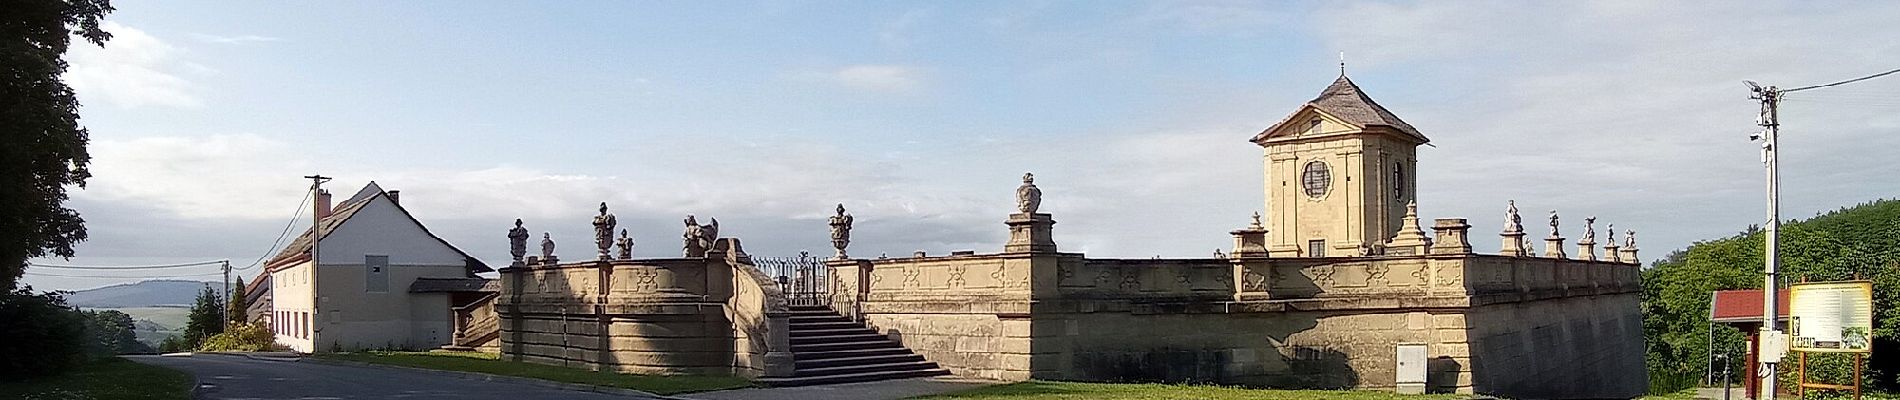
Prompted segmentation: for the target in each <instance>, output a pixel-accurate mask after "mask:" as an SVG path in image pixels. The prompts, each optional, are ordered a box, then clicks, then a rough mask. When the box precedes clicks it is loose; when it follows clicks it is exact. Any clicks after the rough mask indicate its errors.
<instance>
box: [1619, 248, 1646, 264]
mask: <svg viewBox="0 0 1900 400" xmlns="http://www.w3.org/2000/svg"><path fill="white" fill-rule="evenodd" d="M1621 251H1622V252H1623V257H1621V258H1622V259H1620V260H1617V261H1621V262H1626V263H1630V264H1638V265H1641V264H1642V263H1643V262H1642V261H1638V260H1637V258H1636V246H1629V247H1624V248H1623V249H1622V250H1621Z"/></svg>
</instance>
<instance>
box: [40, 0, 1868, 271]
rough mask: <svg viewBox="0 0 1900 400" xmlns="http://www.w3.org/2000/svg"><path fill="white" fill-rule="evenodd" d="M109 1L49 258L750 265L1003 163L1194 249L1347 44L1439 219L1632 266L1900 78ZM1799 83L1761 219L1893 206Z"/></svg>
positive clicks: (1712, 58)
mask: <svg viewBox="0 0 1900 400" xmlns="http://www.w3.org/2000/svg"><path fill="white" fill-rule="evenodd" d="M118 7H119V8H120V9H119V11H118V12H116V13H114V14H113V15H112V16H111V17H110V20H111V21H112V26H111V27H110V29H112V30H114V32H116V33H118V34H119V36H118V37H117V38H116V39H114V40H113V41H112V42H110V43H108V46H107V48H105V49H97V48H83V49H76V50H75V51H74V52H73V53H72V54H69V55H68V60H69V61H70V62H71V63H72V64H73V72H71V73H70V74H69V76H68V79H69V81H70V82H72V84H73V85H74V87H75V88H76V90H78V91H79V94H80V98H81V100H82V102H84V104H85V107H84V108H83V109H82V110H81V115H82V117H83V123H84V124H86V125H87V126H88V127H90V128H91V129H92V132H93V139H94V148H93V151H94V156H95V157H96V160H95V173H96V174H97V175H98V176H97V177H96V178H95V179H94V180H93V181H92V182H91V185H89V186H88V188H86V189H85V190H79V191H76V192H75V199H74V201H73V206H74V207H75V208H77V209H78V210H80V211H81V212H82V213H84V214H85V216H86V217H87V219H88V221H89V227H90V229H91V231H92V232H93V235H94V239H93V240H92V241H90V242H88V243H86V244H85V245H82V246H81V247H80V253H81V256H80V257H77V258H75V259H73V260H70V261H66V260H42V261H46V262H58V263H71V264H85V265H128V264H145V263H156V262H175V261H190V260H200V259H213V258H231V259H233V260H237V264H239V265H240V266H242V265H248V264H250V263H251V261H252V260H255V259H256V258H257V257H258V256H259V255H261V254H262V253H264V252H265V250H267V249H268V248H269V247H270V245H271V243H272V239H275V237H276V232H277V230H278V229H281V228H282V227H283V226H284V223H285V222H286V220H287V219H288V218H289V217H290V214H291V212H293V211H294V208H295V206H296V203H297V201H298V199H299V198H300V196H301V191H302V190H303V189H304V187H305V186H304V185H305V184H306V182H305V181H302V180H300V179H298V177H299V176H302V175H307V174H310V173H313V172H321V173H324V174H326V175H332V176H336V177H337V181H335V182H333V183H332V184H331V186H330V187H331V188H332V189H333V190H334V191H336V192H339V194H347V193H350V192H353V191H354V190H355V189H356V188H357V187H360V186H361V185H362V184H364V183H366V182H368V181H371V180H375V181H377V182H379V183H380V184H382V185H383V186H384V187H386V188H389V189H399V190H403V192H404V204H405V205H407V206H408V207H409V208H410V209H411V211H412V212H414V213H415V214H416V215H417V216H418V218H421V219H422V220H423V222H425V223H427V224H428V225H429V226H430V227H431V228H432V229H433V230H435V231H436V232H437V233H438V234H440V235H442V236H443V237H445V238H447V239H449V240H450V241H451V242H454V243H455V244H457V245H458V246H460V247H462V248H463V249H465V250H467V251H469V252H471V253H474V254H475V255H477V256H478V257H481V258H483V259H485V260H488V261H489V262H490V263H498V262H500V260H503V257H505V250H504V249H505V242H504V241H503V240H502V236H501V235H502V233H503V232H504V231H505V230H506V229H507V227H508V224H509V222H510V221H511V220H512V219H514V218H517V217H520V218H525V219H527V220H528V225H529V227H530V228H531V229H534V230H546V231H551V232H553V233H554V235H555V237H556V238H557V240H560V239H563V238H565V239H567V240H566V241H565V242H568V243H581V242H584V241H585V238H586V236H587V235H588V231H589V227H588V226H587V216H588V215H591V214H592V213H593V204H594V203H597V202H599V201H607V202H609V203H610V204H612V205H613V206H614V209H615V212H616V213H617V214H619V215H620V216H621V218H620V220H621V221H622V224H623V226H627V227H629V228H631V229H632V230H633V232H634V236H635V237H636V239H637V240H639V241H640V243H641V245H640V247H639V249H640V250H638V251H636V252H637V253H642V254H646V255H662V254H670V253H671V252H673V251H677V250H676V249H675V248H676V247H677V246H678V245H677V241H678V239H677V237H678V234H679V229H678V227H679V222H678V220H679V219H680V218H682V217H683V216H684V215H685V214H688V213H693V214H698V215H700V216H702V218H704V217H705V216H714V217H719V218H720V220H721V222H722V226H723V227H724V228H725V229H724V230H723V232H724V233H727V234H728V235H732V236H738V237H741V238H742V239H745V240H746V244H747V247H748V249H749V250H752V252H754V253H758V254H772V255H778V254H793V253H796V252H797V251H798V250H800V249H810V250H813V251H818V250H822V249H824V248H826V247H827V246H828V244H827V243H826V239H825V235H826V232H825V227H824V225H823V221H822V217H823V216H824V215H825V214H826V213H828V212H829V210H830V206H831V205H832V204H835V203H840V202H842V203H845V204H846V206H847V207H849V208H851V209H852V212H853V213H854V214H856V215H857V216H858V221H859V228H858V230H857V231H856V235H855V236H856V239H857V240H856V242H855V243H854V245H853V249H854V251H853V253H855V254H858V255H876V254H878V253H884V252H887V253H890V254H908V253H910V252H911V251H915V250H925V251H928V252H931V253H943V252H948V251H951V250H963V249H976V250H980V251H994V250H997V249H999V248H1000V246H1001V243H1002V241H1003V240H1004V239H1005V238H1006V233H1005V230H1004V228H1003V225H1002V223H1001V221H1002V219H1003V218H1004V216H1005V215H1006V214H1007V213H1008V212H1009V210H1010V204H1011V201H1012V199H1011V193H1012V191H1013V188H1014V187H1015V185H1016V184H1017V177H1018V176H1020V175H1021V173H1022V172H1024V171H1034V172H1036V173H1037V175H1038V176H1039V177H1040V179H1039V183H1040V184H1041V186H1042V187H1043V189H1044V191H1045V193H1046V196H1045V198H1046V200H1045V203H1044V204H1045V205H1044V209H1046V210H1048V211H1049V212H1051V213H1053V214H1055V218H1056V219H1057V220H1058V221H1059V224H1058V225H1057V228H1056V239H1057V241H1058V242H1059V243H1061V245H1062V246H1063V249H1065V250H1068V251H1084V252H1087V253H1088V254H1090V255H1092V256H1102V257H1150V256H1155V255H1161V256H1170V257H1193V256H1204V255H1207V254H1209V253H1211V252H1212V250H1213V249H1215V248H1221V247H1225V245H1227V244H1229V239H1228V238H1227V236H1226V233H1225V232H1226V231H1227V230H1230V229H1233V228H1236V227H1239V226H1242V225H1244V224H1245V223H1246V220H1247V215H1248V214H1250V213H1252V212H1253V211H1255V210H1258V209H1260V208H1261V207H1262V201H1263V200H1262V196H1261V184H1260V180H1261V166H1260V161H1259V158H1260V153H1259V149H1258V148H1257V147H1255V146H1253V145H1252V144H1249V143H1247V142H1246V140H1247V139H1248V138H1249V137H1250V136H1251V135H1252V134H1253V133H1255V132H1257V131H1259V130H1260V129H1262V128H1265V127H1266V126H1267V125H1270V124H1272V123H1273V122H1275V121H1277V120H1279V119H1280V118H1282V117H1284V116H1285V115H1286V114H1287V113H1289V112H1292V111H1293V110H1294V109H1296V108H1297V107H1298V106H1299V105H1300V104H1301V103H1302V102H1304V101H1306V100H1307V99H1310V98H1311V97H1312V96H1313V95H1315V94H1316V93H1317V92H1318V91H1319V90H1320V89H1321V88H1324V87H1325V86H1326V84H1328V83H1330V82H1331V81H1332V79H1333V78H1334V77H1335V76H1336V75H1337V74H1338V73H1339V70H1338V65H1337V63H1338V60H1337V59H1338V53H1339V52H1341V51H1344V52H1345V53H1346V58H1347V63H1348V70H1349V73H1350V75H1351V76H1352V77H1353V79H1354V80H1355V81H1356V82H1358V83H1359V84H1360V86H1361V87H1363V88H1364V89H1365V90H1366V91H1367V92H1368V93H1370V94H1371V95H1372V96H1373V97H1374V98H1375V99H1377V100H1378V101H1379V102H1380V103H1382V104H1383V105H1385V106H1386V107H1388V108H1390V109H1392V110H1393V111H1394V112H1396V113H1397V114H1398V115H1399V116H1400V117H1402V118H1404V119H1405V120H1406V121H1408V122H1410V123H1411V124H1413V125H1415V126H1417V127H1418V128H1419V129H1420V130H1421V131H1422V132H1424V133H1425V134H1426V135H1427V136H1430V137H1431V138H1432V139H1433V144H1434V145H1435V146H1436V147H1427V148H1424V149H1422V150H1421V151H1420V153H1421V156H1420V157H1421V160H1420V165H1419V168H1420V171H1419V179H1420V188H1419V190H1420V195H1421V196H1420V197H1421V202H1420V210H1421V213H1422V214H1424V216H1425V217H1426V218H1434V217H1465V218H1470V219H1471V220H1472V223H1473V225H1475V226H1476V227H1477V228H1474V229H1475V232H1479V233H1484V232H1491V231H1490V230H1491V229H1496V228H1498V227H1500V226H1501V224H1502V210H1503V208H1504V202H1505V200H1507V199H1515V200H1517V201H1518V203H1519V204H1520V205H1521V206H1522V207H1523V208H1525V209H1527V210H1535V212H1530V213H1531V214H1532V215H1538V216H1541V215H1542V214H1543V213H1544V212H1545V211H1546V210H1549V209H1556V210H1558V211H1560V212H1562V213H1563V214H1564V215H1565V216H1567V217H1568V218H1567V221H1570V222H1571V224H1573V225H1567V226H1566V230H1567V231H1574V230H1576V229H1578V226H1577V225H1575V224H1578V223H1580V222H1581V219H1582V217H1584V216H1589V215H1594V216H1597V217H1598V218H1599V223H1600V224H1603V223H1615V224H1617V226H1618V228H1619V229H1625V228H1627V229H1636V230H1638V231H1639V232H1641V233H1640V237H1641V238H1642V241H1643V248H1644V249H1645V254H1644V255H1645V257H1644V258H1646V259H1654V258H1655V257H1658V256H1661V255H1663V254H1665V253H1667V252H1668V251H1670V250H1673V249H1677V248H1681V247H1683V246H1686V245H1687V244H1688V243H1689V242H1691V241H1693V240H1699V239H1708V238H1714V237H1719V236H1723V235H1727V234H1731V233H1733V232H1736V231H1739V230H1741V229H1742V228H1743V227H1745V226H1747V225H1748V224H1751V223H1758V222H1759V221H1761V220H1762V216H1761V214H1762V206H1761V194H1760V193H1761V192H1760V187H1761V179H1760V175H1761V172H1760V165H1759V163H1758V162H1757V156H1758V155H1757V150H1756V145H1755V144H1753V143H1750V142H1749V141H1747V140H1746V136H1747V134H1748V133H1749V132H1750V131H1752V130H1754V129H1755V128H1754V127H1753V120H1752V119H1753V113H1754V105H1753V104H1752V103H1751V102H1750V101H1749V100H1748V99H1747V98H1746V95H1747V93H1746V91H1745V90H1744V89H1743V88H1742V86H1741V84H1740V83H1739V81H1740V80H1742V79H1755V80H1758V81H1763V82H1769V83H1779V84H1783V85H1784V86H1798V85H1802V84H1811V83H1820V82H1826V81H1833V80H1839V79H1844V78H1849V77H1855V76H1860V75H1864V74H1867V73H1872V72H1878V71H1884V70H1888V69H1892V68H1895V67H1900V59H1895V58H1894V57H1892V54H1900V33H1896V32H1893V31H1891V30H1888V29H1884V28H1883V27H1884V26H1886V24H1887V23H1888V22H1890V21H1892V20H1893V18H1895V17H1900V6H1896V5H1894V4H1891V3H1877V2H1867V3H1839V4H1833V5H1830V6H1827V7H1820V6H1812V5H1808V4H1804V3H1795V2H1746V3H1734V2H1723V3H1716V2H1711V3H1693V2H1670V3H1657V2H1591V3H1556V2H1550V3H1544V2H1455V1H1454V2H1422V3H1413V2H1324V3H1320V2H1302V3H1281V2H1276V3H1265V4H1256V3H1245V2H1134V1H1128V2H884V3H855V2H763V3H736V2H706V3H687V2H650V3H631V2H598V3H562V4H522V3H507V2H434V3H424V2H404V3H385V2H338V3H289V4H285V3H241V4H221V3H211V2H165V3H162V4H160V3H154V2H128V3H125V4H119V5H118ZM1811 93H1812V94H1813V95H1812V96H1807V98H1797V99H1793V100H1790V103H1788V105H1787V106H1786V107H1785V110H1786V114H1785V115H1784V120H1785V121H1786V122H1787V124H1788V125H1789V127H1788V128H1787V129H1786V132H1787V134H1788V137H1787V138H1786V139H1784V141H1785V143H1784V148H1785V149H1786V151H1787V152H1786V154H1785V159H1786V163H1787V164H1786V170H1785V172H1784V174H1785V175H1786V177H1787V179H1788V180H1789V184H1788V187H1787V188H1788V190H1789V192H1790V193H1789V194H1788V196H1787V199H1786V200H1785V203H1784V210H1785V214H1784V215H1785V216H1788V217H1790V218H1794V217H1805V216H1810V215H1812V214H1813V213H1814V212H1817V211H1821V210H1826V209H1832V208H1835V207H1838V206H1841V205H1846V204H1853V203H1858V202H1862V201H1866V200H1870V199H1874V198H1882V197H1894V196H1895V194H1896V192H1897V191H1900V184H1896V183H1894V181H1892V180H1890V179H1882V178H1883V177H1884V176H1890V175H1892V174H1893V173H1896V172H1900V167H1895V166H1894V165H1893V164H1892V163H1891V162H1890V161H1891V159H1892V158H1891V156H1890V155H1888V154H1887V153H1886V152H1885V151H1881V150H1877V149H1885V148H1892V147H1893V146H1894V145H1900V135H1894V133H1895V131H1896V130H1900V118H1896V117H1895V115H1896V114H1895V113H1894V112H1893V111H1895V109H1896V107H1900V79H1893V80H1886V81H1879V80H1877V81H1869V82H1866V83H1862V84H1857V85H1855V86H1851V87H1843V88H1840V89H1838V90H1830V91H1827V92H1822V91H1815V92H1811ZM1570 236H1572V237H1575V236H1578V234H1575V233H1573V234H1571V235H1570ZM1488 237H1489V236H1488V234H1477V233H1474V244H1475V245H1476V246H1477V247H1478V249H1480V251H1495V250H1496V247H1495V246H1496V244H1494V243H1493V242H1492V241H1491V239H1486V238H1488ZM208 271H210V270H209V269H204V270H188V271H180V272H190V273H201V272H208ZM249 271H250V272H254V271H255V270H249ZM35 272H41V273H58V272H55V271H51V270H45V269H42V270H37V271H35ZM245 275H246V276H249V275H251V273H249V272H247V273H245ZM128 276H132V275H130V274H128ZM117 281H120V280H117V279H65V278H53V277H47V276H29V277H28V279H27V280H26V282H28V283H30V284H33V285H35V286H36V287H39V288H43V289H77V288H86V287H93V286H99V285H103V284H109V283H114V282H117Z"/></svg>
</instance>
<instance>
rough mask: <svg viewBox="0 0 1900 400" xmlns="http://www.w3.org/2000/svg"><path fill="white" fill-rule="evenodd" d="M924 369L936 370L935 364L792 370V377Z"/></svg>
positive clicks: (846, 366) (913, 363)
mask: <svg viewBox="0 0 1900 400" xmlns="http://www.w3.org/2000/svg"><path fill="white" fill-rule="evenodd" d="M926 369H937V363H934V362H929V361H902V362H894V363H884V364H858V365H840V366H836V367H824V368H811V369H797V370H794V372H793V373H792V376H793V377H800V376H830V375H850V374H863V373H870V372H891V371H916V370H926Z"/></svg>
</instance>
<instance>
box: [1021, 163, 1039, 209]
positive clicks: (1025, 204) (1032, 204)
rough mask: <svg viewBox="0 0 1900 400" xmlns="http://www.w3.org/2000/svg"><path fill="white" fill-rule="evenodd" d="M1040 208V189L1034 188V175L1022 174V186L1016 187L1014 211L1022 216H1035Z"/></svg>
mask: <svg viewBox="0 0 1900 400" xmlns="http://www.w3.org/2000/svg"><path fill="white" fill-rule="evenodd" d="M1041 206H1042V189H1038V188H1036V175H1035V174H1031V173H1027V172H1025V173H1023V185H1022V186H1017V187H1016V210H1017V211H1021V212H1022V213H1023V214H1035V213H1036V208H1037V207H1041Z"/></svg>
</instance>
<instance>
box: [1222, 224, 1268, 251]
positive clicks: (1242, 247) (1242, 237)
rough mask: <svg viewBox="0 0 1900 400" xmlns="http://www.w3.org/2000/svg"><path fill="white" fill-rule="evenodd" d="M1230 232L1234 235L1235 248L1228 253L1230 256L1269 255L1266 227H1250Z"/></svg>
mask: <svg viewBox="0 0 1900 400" xmlns="http://www.w3.org/2000/svg"><path fill="white" fill-rule="evenodd" d="M1228 233H1230V234H1233V235H1234V249H1233V250H1232V251H1231V252H1229V253H1228V256H1229V257H1233V258H1245V257H1266V256H1267V230H1266V229H1253V228H1248V229H1239V230H1234V231H1231V232H1228Z"/></svg>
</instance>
